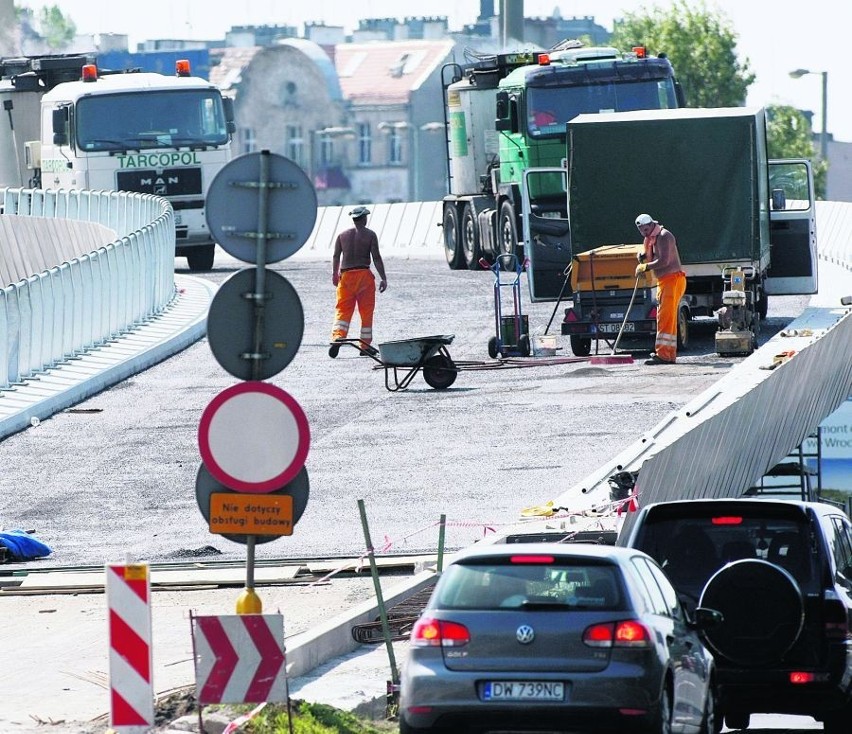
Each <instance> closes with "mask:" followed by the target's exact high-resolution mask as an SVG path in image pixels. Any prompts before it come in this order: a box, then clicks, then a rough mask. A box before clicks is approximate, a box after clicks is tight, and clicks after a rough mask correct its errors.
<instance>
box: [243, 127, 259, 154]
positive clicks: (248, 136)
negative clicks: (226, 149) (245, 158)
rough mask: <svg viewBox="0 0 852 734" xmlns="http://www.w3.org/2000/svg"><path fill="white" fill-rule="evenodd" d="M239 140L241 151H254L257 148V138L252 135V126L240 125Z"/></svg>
mask: <svg viewBox="0 0 852 734" xmlns="http://www.w3.org/2000/svg"><path fill="white" fill-rule="evenodd" d="M239 140H240V151H241V152H243V153H254V152H255V151H256V150H257V140H256V138H255V136H254V128H253V127H241V128H240V136H239Z"/></svg>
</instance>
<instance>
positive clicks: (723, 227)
mask: <svg viewBox="0 0 852 734" xmlns="http://www.w3.org/2000/svg"><path fill="white" fill-rule="evenodd" d="M567 151H568V157H567V160H566V168H565V181H566V187H567V191H566V196H567V207H566V208H567V214H568V216H567V223H566V224H567V226H568V229H569V234H568V236H567V237H556V238H554V237H548V235H547V232H548V231H552V230H553V222H552V220H549V221H542V218H541V217H538V216H536V214H535V212H533V211H525V212H524V217H525V227H524V231H525V244H526V246H527V251H528V253H529V255H528V256H529V259H530V264H529V267H528V277H529V284H530V290H531V297H532V300H534V301H554V300H557V299H558V298H560V295H559V294H560V292H561V297H562V298H565V299H566V301H567V300H569V299H570V300H571V301H572V303H571V304H570V306H569V308H568V309H566V314H565V320H564V321H563V325H562V333H563V334H564V335H568V336H571V337H572V347H577V348H579V351H580V352H582V351H585V350H587V349H588V346H589V344H590V342H591V340H593V339H596V338H599V337H602V338H603V337H605V336H606V334H607V330H606V329H601V328H600V327H601V325H602V323H604V321H602V320H604V319H608V320H609V322H613V321H616V322H618V323H619V324H620V323H621V321H622V318H623V317H624V314H625V309H626V305H625V304H626V303H627V302H629V297H630V295H631V289H629V288H620V289H615V290H606V289H604V290H603V291H601V292H598V293H593V294H589V293H587V292H585V291H578V292H571V288H570V287H569V288H565V287H564V286H565V281H566V276H565V273H566V270H567V269H569V266H570V265H571V263H572V262H573V261H575V260H576V259H578V258H579V257H581V256H582V254H583V253H588V252H589V251H592V250H595V249H596V248H601V247H612V246H615V245H622V244H636V243H640V242H641V237H640V235H639V233H638V232H637V230H636V227H635V224H634V221H635V219H636V216H637V215H638V214H640V213H643V212H644V213H649V214H651V216H652V217H654V218H655V219H656V220H658V221H659V222H660V223H662V224H663V225H664V226H665V227H666V228H667V229H669V230H670V231H671V232H672V233H673V234H674V235H675V237H676V238H677V243H678V250H679V253H680V259H681V262H682V264H683V267H684V271H685V272H686V275H687V291H686V294H685V296H684V299H683V301H682V303H681V308H680V317H681V318H679V324H678V330H679V338H680V337H682V344H685V343H686V341H687V333H688V323H689V322H690V321H691V320H692V319H694V318H697V317H705V316H710V317H713V316H715V317H717V318H719V319H720V327H721V328H726V327H730V323H727V324H726V323H725V322H724V319H723V317H727V318H730V317H731V315H732V314H734V316H735V318H739V319H740V320H741V325H745V326H746V327H748V330H749V331H751V332H753V333H754V334H756V333H757V330H758V329H759V322H760V319H761V318H765V317H766V309H767V298H768V296H769V295H771V294H808V293H815V292H816V286H817V280H816V279H817V269H816V227H815V223H814V205H813V178H812V174H811V170H810V164H809V162H808V161H805V160H778V161H774V160H773V161H770V160H769V158H768V153H767V140H766V112H765V110H764V109H762V108H749V107H735V108H715V109H674V110H643V111H634V112H622V113H601V114H595V115H579V116H578V117H576V118H574V119H573V120H571V121H570V122H569V123H568V124H567ZM528 175H529V176H530V177H532V176H534V175H536V172H535V171H531V172H529V174H528ZM549 175H552V173H550V174H549ZM525 186H526V185H525ZM631 286H632V283H631ZM616 290H617V291H618V292H616ZM732 290H741V291H742V293H743V295H741V296H739V299H740V300H738V301H737V302H736V303H735V304H733V307H732V308H726V306H731V305H732V304H731V303H729V301H730V300H732V299H733V300H736V299H735V298H734V295H732V294H731V291H732ZM590 295H594V296H595V298H594V300H595V309H591V308H590V307H589V301H590ZM726 299H727V300H726ZM607 302H609V303H611V304H614V305H613V307H612V308H610V309H609V310H607V308H604V307H603V305H604V304H606V303H607ZM639 302H640V303H646V304H647V305H646V307H645V308H646V310H647V309H651V308H653V309H656V304H655V302H654V299H653V296H651V298H650V299H649V300H648V299H645V300H643V299H641V298H640V299H639ZM592 310H593V311H594V313H590V312H591V311H592ZM720 313H721V315H720ZM643 318H644V319H645V321H648V319H649V314H648V313H643V314H631V315H630V316H629V317H628V320H627V323H628V324H629V323H639V322H640V321H642V319H643ZM651 322H653V319H651ZM681 329H683V333H682V334H681V333H680V332H681ZM627 331H630V329H629V328H628V329H627ZM612 332H613V329H612V327H610V329H609V333H610V334H611V333H612ZM717 341H718V340H717ZM575 351H578V350H577V349H575ZM748 351H750V349H749V350H748ZM586 353H588V351H586Z"/></svg>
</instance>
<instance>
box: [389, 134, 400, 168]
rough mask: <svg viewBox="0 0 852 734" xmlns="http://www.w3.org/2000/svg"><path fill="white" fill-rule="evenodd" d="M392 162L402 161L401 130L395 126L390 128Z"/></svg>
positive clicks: (390, 160)
mask: <svg viewBox="0 0 852 734" xmlns="http://www.w3.org/2000/svg"><path fill="white" fill-rule="evenodd" d="M389 162H390V163H392V164H398V163H402V131H401V130H400V129H399V128H397V127H392V128H391V129H390V159H389Z"/></svg>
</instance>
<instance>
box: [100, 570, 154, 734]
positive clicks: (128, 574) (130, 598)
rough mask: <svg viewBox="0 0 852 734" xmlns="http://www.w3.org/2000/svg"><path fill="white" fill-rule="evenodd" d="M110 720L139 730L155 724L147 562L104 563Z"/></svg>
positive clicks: (139, 733)
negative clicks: (127, 563)
mask: <svg viewBox="0 0 852 734" xmlns="http://www.w3.org/2000/svg"><path fill="white" fill-rule="evenodd" d="M106 593H107V606H108V607H109V688H110V725H111V726H112V728H113V729H116V730H119V731H121V732H123V733H124V734H143V733H144V732H147V731H149V729H150V727H151V726H153V725H154V681H153V675H152V668H153V666H152V655H151V577H150V574H149V572H148V566H147V565H146V564H132V565H124V566H119V565H108V566H107V569H106Z"/></svg>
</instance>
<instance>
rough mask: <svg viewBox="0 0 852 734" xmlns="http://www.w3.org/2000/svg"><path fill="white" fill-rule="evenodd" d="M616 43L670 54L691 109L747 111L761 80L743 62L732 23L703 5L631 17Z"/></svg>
mask: <svg viewBox="0 0 852 734" xmlns="http://www.w3.org/2000/svg"><path fill="white" fill-rule="evenodd" d="M611 41H612V45H613V46H615V47H616V48H628V49H629V48H631V47H633V46H637V45H639V46H645V47H646V48H647V49H648V52H649V53H651V54H659V53H665V54H666V55H667V56H668V57H669V60H670V61H671V62H672V66H673V67H674V70H675V75H676V76H677V78H678V80H679V81H680V83H681V86H682V87H683V90H684V93H685V96H686V103H687V105H688V106H690V107H736V106H739V105H742V104H744V103H745V98H746V91H747V90H748V87H749V85H750V84H751V83H752V82H754V80H755V76H754V74H753V73H752V72H751V70H750V69H749V62H748V59H747V58H746V59H744V60H743V61H740V60H739V58H738V57H737V52H736V45H737V34H736V33H735V32H734V30H733V26H732V24H731V21H730V20H729V19H728V18H727V16H725V15H724V14H723V13H721V12H716V13H711V12H710V11H708V10H707V8H706V6H705V5H704V3H703V2H702V3H699V4H697V5H696V4H693V5H692V6H690V5H687V3H686V1H685V0H676V1H675V2H674V3H673V4H672V5H671V6H668V7H667V8H665V9H663V8H660V7H653V8H651V9H648V8H642V9H641V11H639V12H636V13H628V14H627V15H625V16H624V18H622V19H621V20H619V21H617V22H616V23H615V27H614V29H613V34H612V39H611Z"/></svg>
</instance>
